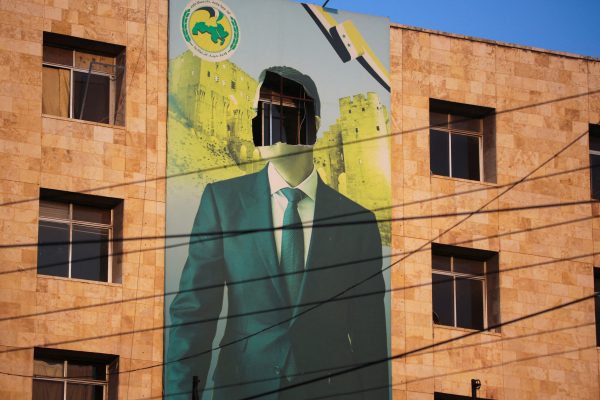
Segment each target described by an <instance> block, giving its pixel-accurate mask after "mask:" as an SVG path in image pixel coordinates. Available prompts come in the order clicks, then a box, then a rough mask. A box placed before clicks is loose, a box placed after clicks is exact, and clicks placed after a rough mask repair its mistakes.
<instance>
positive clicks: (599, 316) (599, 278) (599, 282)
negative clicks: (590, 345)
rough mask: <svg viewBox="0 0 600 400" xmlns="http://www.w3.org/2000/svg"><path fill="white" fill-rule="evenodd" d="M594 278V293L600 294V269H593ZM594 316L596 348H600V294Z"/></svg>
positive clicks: (595, 304) (596, 301)
mask: <svg viewBox="0 0 600 400" xmlns="http://www.w3.org/2000/svg"><path fill="white" fill-rule="evenodd" d="M592 276H593V279H594V293H595V294H596V293H599V292H600V267H593V269H592ZM594 316H595V322H596V323H595V328H596V347H600V294H596V297H595V298H594Z"/></svg>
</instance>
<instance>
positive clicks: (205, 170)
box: [0, 89, 600, 207]
mask: <svg viewBox="0 0 600 400" xmlns="http://www.w3.org/2000/svg"><path fill="white" fill-rule="evenodd" d="M597 93H600V89H595V90H590V91H587V92H583V93H579V94H574V95H570V96H564V97H559V98H557V99H552V100H547V101H542V102H539V103H532V104H526V105H523V106H518V107H513V108H509V109H506V110H500V111H495V112H492V113H490V114H488V115H489V116H498V115H502V114H507V113H511V112H515V111H521V110H525V109H528V108H534V107H539V106H543V105H547V104H552V103H556V102H561V101H566V100H572V99H576V98H578V97H582V96H590V95H593V94H597ZM470 119H471V118H466V119H464V120H470ZM460 121H461V120H459V121H458V122H460ZM436 126H439V125H437V124H434V125H427V126H423V127H419V128H412V129H408V130H404V131H397V132H391V133H388V134H386V135H380V136H375V137H371V138H363V139H356V140H353V141H348V142H346V143H345V144H346V145H353V144H359V143H363V142H369V141H373V140H380V139H385V138H388V137H393V136H397V135H405V134H409V133H415V132H419V131H424V130H428V129H431V128H435V127H436ZM336 147H337V145H327V146H319V147H318V148H314V149H311V150H303V151H298V152H296V153H294V154H289V155H282V156H276V157H272V158H270V159H264V160H251V161H243V162H240V163H232V164H226V165H219V166H215V167H210V168H204V169H197V170H193V171H185V172H180V173H177V174H172V175H165V176H160V177H156V178H152V179H138V180H134V181H130V182H124V183H117V184H113V185H105V186H98V187H95V188H91V189H84V190H80V191H78V193H91V192H96V191H100V190H106V189H113V188H117V187H123V186H129V185H136V184H140V183H144V182H156V181H161V180H167V179H172V178H180V177H183V176H189V175H195V174H201V173H204V172H210V171H216V170H220V169H226V168H236V167H240V166H244V165H252V164H257V163H259V164H260V163H263V162H265V161H268V160H273V159H279V158H284V157H288V156H296V155H299V154H303V153H308V152H313V151H323V150H329V149H332V148H336ZM38 200H39V198H37V197H35V198H29V199H23V200H14V201H9V202H4V203H0V207H2V206H10V205H16V204H23V203H27V202H32V201H38Z"/></svg>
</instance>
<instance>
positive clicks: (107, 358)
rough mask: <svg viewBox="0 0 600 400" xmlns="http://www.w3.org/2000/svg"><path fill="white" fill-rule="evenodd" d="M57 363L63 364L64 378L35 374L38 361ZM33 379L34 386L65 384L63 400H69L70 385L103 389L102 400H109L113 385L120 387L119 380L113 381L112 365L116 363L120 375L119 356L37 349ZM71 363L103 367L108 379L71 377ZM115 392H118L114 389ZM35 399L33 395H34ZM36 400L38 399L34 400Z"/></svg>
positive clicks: (35, 351) (35, 350)
mask: <svg viewBox="0 0 600 400" xmlns="http://www.w3.org/2000/svg"><path fill="white" fill-rule="evenodd" d="M38 360H39V361H50V360H53V361H56V362H61V363H62V375H63V376H62V377H53V376H44V375H37V374H36V373H35V363H36V361H38ZM33 363H34V369H33V378H32V386H33V385H34V384H35V381H46V382H60V383H62V384H63V400H67V393H68V390H67V388H68V386H69V384H77V385H86V386H91V387H98V386H101V387H102V399H103V400H108V399H109V395H110V389H111V385H118V378H114V379H111V364H113V363H116V366H117V374H118V356H113V355H107V354H96V353H87V352H76V351H70V350H56V349H44V348H35V349H34V356H33ZM69 363H78V364H84V365H85V364H88V365H94V364H96V365H98V364H100V365H103V366H104V376H105V378H106V379H104V380H98V379H92V378H82V377H69V376H68V366H69ZM113 390H118V388H117V387H114V389H113ZM32 398H33V393H32ZM33 400H36V399H33Z"/></svg>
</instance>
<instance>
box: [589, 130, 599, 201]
mask: <svg viewBox="0 0 600 400" xmlns="http://www.w3.org/2000/svg"><path fill="white" fill-rule="evenodd" d="M589 137H590V179H591V182H590V187H591V196H592V199H596V200H600V125H591V124H590V134H589Z"/></svg>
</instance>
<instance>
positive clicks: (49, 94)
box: [42, 66, 71, 118]
mask: <svg viewBox="0 0 600 400" xmlns="http://www.w3.org/2000/svg"><path fill="white" fill-rule="evenodd" d="M42 74H43V75H42V86H43V87H42V93H43V97H42V113H43V114H50V115H57V116H59V117H65V118H68V117H69V98H70V93H71V82H70V80H71V74H70V71H69V70H68V69H62V68H54V67H46V66H44V68H43V73H42Z"/></svg>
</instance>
